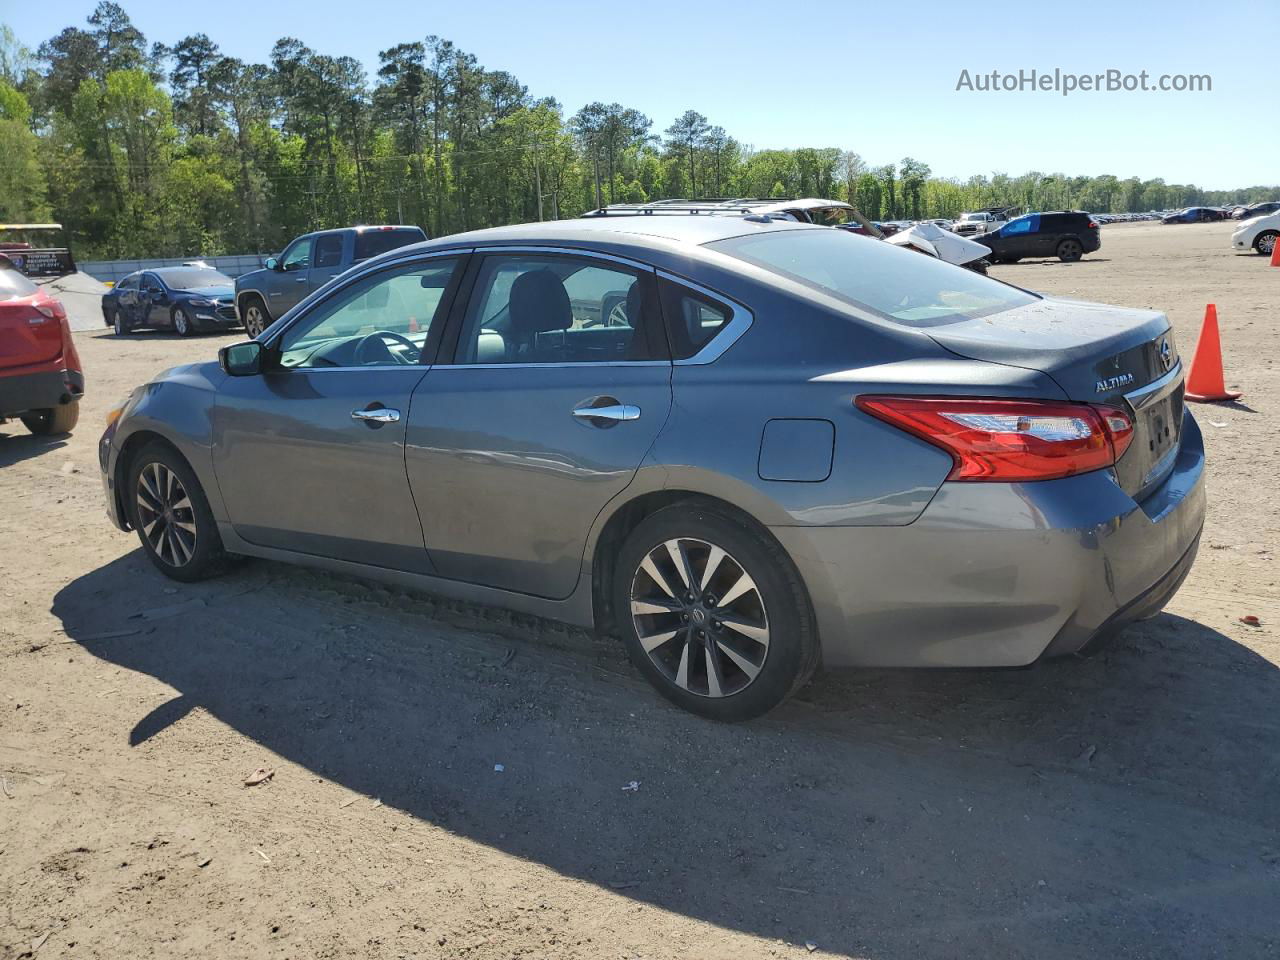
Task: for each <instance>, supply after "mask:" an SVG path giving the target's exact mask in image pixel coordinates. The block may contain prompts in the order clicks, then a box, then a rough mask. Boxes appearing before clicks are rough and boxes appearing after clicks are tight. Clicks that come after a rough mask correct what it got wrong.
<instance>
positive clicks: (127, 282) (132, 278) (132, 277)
mask: <svg viewBox="0 0 1280 960" xmlns="http://www.w3.org/2000/svg"><path fill="white" fill-rule="evenodd" d="M137 286H138V275H137V274H136V273H131V274H129V276H127V277H125V278H124V279H123V280H121V281H120V282H119V283H117V284H116V287H117V288H118V289H120V290H133V289H134V288H135V287H137Z"/></svg>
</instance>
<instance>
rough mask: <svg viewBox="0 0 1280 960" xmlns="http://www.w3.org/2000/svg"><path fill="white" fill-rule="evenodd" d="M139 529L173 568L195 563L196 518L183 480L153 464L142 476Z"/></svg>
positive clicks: (145, 468) (139, 479)
mask: <svg viewBox="0 0 1280 960" xmlns="http://www.w3.org/2000/svg"><path fill="white" fill-rule="evenodd" d="M137 503H138V526H139V527H140V529H141V530H142V535H143V536H144V537H146V540H147V543H148V544H149V545H150V546H151V549H152V550H153V551H154V552H155V554H156V556H157V557H159V558H160V559H161V560H162V561H164V562H165V563H167V564H168V565H169V566H171V567H181V566H185V565H186V564H188V563H190V562H191V558H192V557H193V556H194V555H195V551H196V515H195V509H194V508H193V506H192V504H191V498H190V497H189V496H188V495H187V491H186V488H185V487H184V486H183V485H182V480H181V479H180V478H179V477H178V475H177V474H176V473H174V472H173V471H172V470H170V469H169V468H168V467H166V466H165V465H164V464H163V463H158V462H155V461H152V462H151V463H149V464H147V465H146V466H145V467H143V468H142V472H141V473H139V474H138V491H137Z"/></svg>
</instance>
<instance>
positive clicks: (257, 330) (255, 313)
mask: <svg viewBox="0 0 1280 960" xmlns="http://www.w3.org/2000/svg"><path fill="white" fill-rule="evenodd" d="M269 326H271V316H270V314H268V313H267V305H266V304H265V303H263V302H262V298H261V297H256V296H249V297H245V299H244V330H245V333H247V334H249V336H251V337H257V336H259V335H260V334H261V333H262V331H263V330H265V329H267V327H269Z"/></svg>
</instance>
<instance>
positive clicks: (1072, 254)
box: [1058, 240, 1084, 263]
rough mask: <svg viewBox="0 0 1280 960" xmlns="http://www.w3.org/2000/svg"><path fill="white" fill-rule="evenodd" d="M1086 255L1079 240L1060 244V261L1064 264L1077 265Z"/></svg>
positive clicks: (1065, 241)
mask: <svg viewBox="0 0 1280 960" xmlns="http://www.w3.org/2000/svg"><path fill="white" fill-rule="evenodd" d="M1083 254H1084V248H1083V247H1082V246H1080V241H1079V240H1063V241H1062V242H1061V243H1060V244H1058V259H1059V260H1061V261H1062V262H1063V263H1075V262H1076V261H1077V260H1079V259H1080V257H1081V256H1083Z"/></svg>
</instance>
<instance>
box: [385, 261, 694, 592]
mask: <svg viewBox="0 0 1280 960" xmlns="http://www.w3.org/2000/svg"><path fill="white" fill-rule="evenodd" d="M653 285H654V277H653V274H652V272H651V271H644V270H633V269H631V268H629V267H626V266H623V265H621V264H618V263H615V262H612V261H605V260H593V259H589V258H584V257H568V256H565V257H560V256H555V255H546V254H528V255H525V254H494V255H490V256H486V257H484V258H483V260H481V261H480V263H479V265H478V267H477V270H476V278H475V283H474V285H473V287H472V291H473V292H472V293H471V295H470V297H469V302H468V303H467V305H466V309H465V311H455V313H457V314H460V315H461V327H460V331H459V336H458V344H457V351H456V354H455V357H454V359H455V362H454V363H452V364H445V363H443V362H442V363H439V364H437V365H436V366H435V367H434V368H433V369H432V371H431V373H430V375H429V376H427V377H426V378H425V379H424V380H423V382H422V383H421V384H420V385H419V387H418V389H417V391H416V392H415V394H414V398H413V409H412V413H411V414H410V417H409V431H408V435H407V437H406V444H407V447H406V454H405V457H406V462H407V466H408V471H409V482H410V485H411V487H412V490H413V496H414V500H415V501H416V502H417V504H418V511H419V514H420V515H421V517H422V523H423V532H424V535H425V538H426V543H427V549H428V551H429V552H430V554H431V559H432V562H433V564H434V566H435V568H436V570H437V571H438V572H439V573H440V574H441V575H442V576H446V577H450V578H452V579H457V580H464V581H468V582H471V583H478V584H483V585H486V586H493V587H500V588H503V589H506V590H513V591H519V592H521V593H528V594H533V595H535V596H541V597H551V598H557V599H559V598H564V597H567V596H568V595H569V594H570V593H572V592H573V590H574V588H575V586H576V585H577V583H578V578H579V572H580V570H581V568H582V562H583V550H584V547H585V544H586V540H587V535H588V533H589V531H590V529H591V526H592V524H593V522H594V521H595V519H596V517H597V516H598V515H599V513H600V511H601V510H602V509H603V508H604V506H605V504H607V503H608V502H609V501H610V500H611V499H612V498H613V497H615V496H617V495H618V494H619V493H621V492H622V490H623V489H624V488H625V487H626V486H627V485H628V484H629V483H630V482H631V480H632V478H633V477H634V476H635V474H636V471H637V470H638V469H639V467H640V464H641V462H642V461H643V460H644V457H645V455H646V454H647V453H648V451H649V449H650V448H651V447H652V445H653V442H654V440H655V438H656V437H657V435H658V432H659V431H660V430H661V429H662V426H663V424H664V423H665V422H666V419H667V414H668V413H669V411H670V408H671V363H670V360H669V354H668V351H667V346H666V340H665V337H664V335H663V333H662V329H661V318H660V314H659V312H658V310H657V307H656V298H655V297H654V295H653V289H654V286H653Z"/></svg>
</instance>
